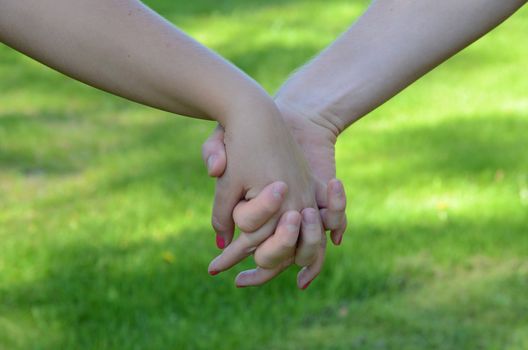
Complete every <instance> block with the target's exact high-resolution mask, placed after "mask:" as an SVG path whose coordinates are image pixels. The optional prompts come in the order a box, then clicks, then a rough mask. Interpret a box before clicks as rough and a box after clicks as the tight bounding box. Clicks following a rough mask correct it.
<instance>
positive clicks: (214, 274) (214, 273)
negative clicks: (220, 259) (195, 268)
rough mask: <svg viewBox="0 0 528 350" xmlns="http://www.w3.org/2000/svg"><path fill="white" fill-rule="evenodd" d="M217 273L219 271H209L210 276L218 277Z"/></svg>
mask: <svg viewBox="0 0 528 350" xmlns="http://www.w3.org/2000/svg"><path fill="white" fill-rule="evenodd" d="M219 273H220V271H214V270H213V271H209V274H210V275H211V276H216V275H218V274H219Z"/></svg>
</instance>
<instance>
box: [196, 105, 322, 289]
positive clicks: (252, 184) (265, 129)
mask: <svg viewBox="0 0 528 350" xmlns="http://www.w3.org/2000/svg"><path fill="white" fill-rule="evenodd" d="M273 107H275V105H273ZM259 113H261V114H267V115H262V116H258V115H255V114H259ZM273 113H275V115H273ZM252 114H253V116H252V117H253V118H252V119H251V120H249V119H248V118H245V119H235V121H234V122H232V123H231V124H230V125H229V126H228V127H227V128H226V130H227V131H226V133H225V135H224V137H223V139H224V142H225V147H226V152H227V155H228V157H227V158H226V156H225V154H219V155H218V158H216V159H215V158H211V157H208V159H209V161H208V164H209V165H210V168H211V169H212V172H213V173H214V172H215V170H214V169H215V165H214V163H216V162H217V161H218V160H220V161H221V162H223V164H225V162H226V161H227V167H226V170H225V172H224V173H223V175H222V176H221V177H220V178H219V179H218V183H217V191H216V196H215V205H214V209H213V227H214V228H215V230H216V231H217V237H218V238H217V242H218V243H219V244H218V245H219V247H221V248H222V247H225V246H227V248H226V249H225V250H224V252H223V254H222V255H221V256H220V257H218V258H217V259H215V261H213V263H212V264H211V265H210V269H209V271H210V273H211V274H216V273H218V272H219V271H222V270H225V269H226V268H228V267H230V266H232V265H233V264H235V263H237V262H238V261H240V260H241V259H243V258H245V257H246V256H247V255H249V254H251V253H252V252H253V251H254V250H255V248H256V247H257V246H259V245H260V243H262V242H263V241H264V240H265V239H266V238H268V237H269V236H270V235H271V234H272V233H273V232H274V231H275V227H276V226H277V223H278V221H279V218H280V214H282V213H284V212H286V211H287V210H289V209H293V210H294V211H288V212H287V213H286V215H285V216H284V217H283V218H282V219H281V224H280V225H279V228H281V229H282V228H284V230H283V231H284V233H285V237H287V238H286V241H287V242H291V243H290V244H289V245H288V247H287V249H284V250H282V251H273V252H272V253H271V255H270V256H268V255H266V259H267V261H266V262H265V263H264V266H266V267H267V268H268V271H267V272H268V274H269V273H273V274H274V275H276V274H278V273H279V272H280V271H281V270H282V269H281V267H280V266H279V265H281V264H279V262H281V261H283V260H284V257H285V256H286V255H287V256H293V255H294V254H292V253H293V252H295V248H296V243H297V236H298V232H299V230H302V232H303V234H302V236H301V239H300V241H299V246H298V248H297V250H298V254H297V256H296V258H295V263H297V264H298V265H301V266H309V265H317V264H315V262H316V260H318V261H320V263H319V264H318V265H321V264H322V258H323V257H324V254H323V255H322V256H321V254H320V250H321V249H320V247H321V246H323V241H324V233H323V231H322V226H321V222H320V219H319V215H318V214H317V210H316V209H314V208H315V207H317V204H316V201H315V192H316V183H315V181H314V180H313V178H312V176H311V172H310V171H309V166H308V164H307V163H306V162H305V160H304V158H303V156H302V153H301V152H300V150H299V149H298V146H297V144H296V143H295V141H293V139H292V137H291V135H290V134H289V132H288V131H287V128H286V126H285V125H284V123H283V121H282V118H281V117H280V115H279V113H278V110H276V108H272V109H271V110H263V109H253V110H252ZM255 117H256V118H255ZM273 118H276V119H273ZM217 140H218V139H217ZM270 144H271V145H273V149H278V150H280V152H273V153H271V152H265V151H264V150H265V149H267V148H269V145H270ZM222 150H223V147H222ZM206 153H207V150H206V148H205V147H204V154H206ZM270 153H271V154H270ZM211 159H212V160H211ZM277 178H279V179H281V180H284V182H285V183H275V184H272V185H270V186H266V184H267V183H270V182H271V181H272V180H275V179H277ZM286 189H288V191H289V193H290V194H289V195H288V196H285V192H286ZM261 190H262V192H261ZM257 193H260V195H259V196H258V197H257V196H256V195H257ZM255 197H256V198H255ZM241 198H245V199H246V200H251V199H252V198H255V199H254V201H253V202H244V201H243V202H241V203H239V201H240V200H241ZM253 203H257V204H258V203H261V204H266V203H272V205H268V206H267V207H266V208H265V209H267V212H265V214H266V215H262V213H257V212H255V210H254V208H255V207H254V205H252V204H253ZM237 204H238V205H237ZM235 206H236V207H235ZM277 209H279V210H277ZM295 210H296V211H295ZM301 210H302V217H303V220H301V215H300V214H299V212H298V211H301ZM233 219H234V221H233ZM235 223H236V224H237V225H238V226H239V227H240V228H241V229H242V231H243V233H241V234H240V236H239V237H238V238H237V239H236V240H235V241H234V242H232V243H231V244H229V243H230V241H231V239H232V237H233V231H234V224H235ZM292 227H298V228H297V232H295V230H292V229H291V228H292ZM281 237H283V235H280V234H277V236H276V237H274V240H275V241H277V240H278V239H279V238H280V239H282V238H281ZM292 237H293V238H292ZM274 240H271V243H269V244H265V245H263V249H264V251H265V248H266V247H267V246H268V247H269V246H270V244H271V246H273V243H272V242H273V241H274ZM284 242H285V241H284V240H281V243H284ZM268 250H269V249H268ZM323 252H324V250H323ZM318 258H319V259H318ZM292 262H293V259H291V261H290V262H289V263H288V264H287V265H285V266H284V267H286V266H288V265H289V264H291V263H292ZM282 265H284V264H282ZM319 268H320V267H319ZM308 269H309V268H308ZM317 272H318V270H317ZM303 275H306V272H305V273H302V271H301V274H300V276H303ZM270 278H271V277H270ZM302 282H303V278H301V279H300V283H302ZM239 285H240V283H239ZM303 285H304V284H303Z"/></svg>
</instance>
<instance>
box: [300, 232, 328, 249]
mask: <svg viewBox="0 0 528 350" xmlns="http://www.w3.org/2000/svg"><path fill="white" fill-rule="evenodd" d="M302 239H303V242H304V244H305V245H307V246H310V247H311V246H316V245H319V244H321V241H322V240H323V238H322V234H316V235H305V236H304V237H302Z"/></svg>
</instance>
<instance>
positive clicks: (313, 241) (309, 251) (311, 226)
mask: <svg viewBox="0 0 528 350" xmlns="http://www.w3.org/2000/svg"><path fill="white" fill-rule="evenodd" d="M301 214H302V222H301V235H300V239H299V245H298V248H297V252H296V255H295V263H296V264H297V265H299V266H308V265H310V264H311V263H313V262H314V260H315V259H316V257H317V249H318V247H319V246H320V245H321V240H322V239H323V237H324V231H323V227H322V225H321V218H320V217H319V211H318V210H316V209H314V208H305V209H303V211H302V213H301Z"/></svg>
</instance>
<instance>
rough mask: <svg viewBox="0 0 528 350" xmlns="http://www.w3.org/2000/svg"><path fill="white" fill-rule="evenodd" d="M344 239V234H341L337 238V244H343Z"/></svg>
mask: <svg viewBox="0 0 528 350" xmlns="http://www.w3.org/2000/svg"><path fill="white" fill-rule="evenodd" d="M342 240H343V234H341V236H339V238H338V239H337V245H341V241H342Z"/></svg>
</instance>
